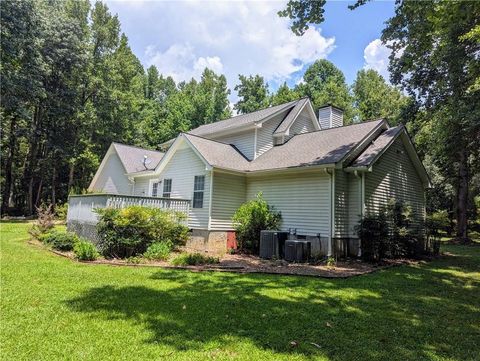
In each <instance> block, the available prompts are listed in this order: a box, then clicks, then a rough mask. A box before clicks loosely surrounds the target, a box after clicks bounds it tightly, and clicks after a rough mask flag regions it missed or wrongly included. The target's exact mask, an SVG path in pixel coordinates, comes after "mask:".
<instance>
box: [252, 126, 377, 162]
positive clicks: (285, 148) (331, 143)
mask: <svg viewBox="0 0 480 361" xmlns="http://www.w3.org/2000/svg"><path fill="white" fill-rule="evenodd" d="M382 122H383V121H382V120H377V121H373V122H365V123H358V124H353V125H347V126H343V127H337V128H331V129H325V130H319V131H316V132H311V133H304V134H298V135H296V136H294V137H293V138H291V139H290V140H289V141H288V142H286V143H285V144H283V145H281V146H276V147H273V148H272V149H270V150H269V151H268V152H265V153H263V154H262V155H261V156H260V157H258V158H257V159H255V160H254V161H252V162H251V163H250V167H249V170H250V171H260V170H266V169H276V168H292V167H302V166H304V167H306V166H312V165H321V164H333V163H337V162H339V161H341V160H342V159H343V158H344V157H345V156H346V155H347V154H348V153H349V152H350V151H351V150H352V149H353V148H354V147H355V146H356V145H358V144H359V143H360V142H361V141H362V140H363V139H364V138H365V137H366V136H367V135H368V134H370V132H371V131H372V130H373V129H375V128H376V127H377V126H378V125H379V124H380V123H382Z"/></svg>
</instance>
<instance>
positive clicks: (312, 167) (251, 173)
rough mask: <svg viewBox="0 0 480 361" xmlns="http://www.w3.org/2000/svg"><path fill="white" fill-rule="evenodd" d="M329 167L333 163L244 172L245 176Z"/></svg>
mask: <svg viewBox="0 0 480 361" xmlns="http://www.w3.org/2000/svg"><path fill="white" fill-rule="evenodd" d="M327 168H328V169H330V168H335V164H334V163H332V164H318V165H311V166H301V167H289V168H274V169H265V170H256V171H247V172H245V174H246V176H247V177H255V176H263V175H268V174H274V173H279V174H282V173H299V172H308V171H313V170H319V169H327Z"/></svg>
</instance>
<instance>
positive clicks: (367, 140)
mask: <svg viewBox="0 0 480 361" xmlns="http://www.w3.org/2000/svg"><path fill="white" fill-rule="evenodd" d="M382 128H384V129H388V128H389V126H388V123H387V122H386V121H385V120H384V119H382V120H381V121H380V122H379V123H378V124H377V126H376V127H375V128H373V129H372V130H371V131H370V133H368V134H367V135H366V136H365V138H363V139H362V140H361V141H360V143H359V144H358V145H357V146H355V147H354V148H353V149H352V150H350V151H349V152H348V153H347V154H346V155H345V156H344V157H343V158H342V159H341V160H340V161H339V163H341V164H343V163H345V162H346V163H348V161H349V158H350V157H351V156H352V153H355V152H356V151H357V150H358V149H362V151H364V150H365V149H366V147H367V146H368V144H370V142H371V141H372V138H373V137H374V136H375V134H376V132H377V131H378V130H380V129H382ZM360 154H361V153H360ZM349 168H350V167H349ZM349 168H345V170H346V171H348V169H349Z"/></svg>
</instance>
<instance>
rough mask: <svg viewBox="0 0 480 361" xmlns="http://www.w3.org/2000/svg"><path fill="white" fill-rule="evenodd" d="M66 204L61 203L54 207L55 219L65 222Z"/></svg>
mask: <svg viewBox="0 0 480 361" xmlns="http://www.w3.org/2000/svg"><path fill="white" fill-rule="evenodd" d="M67 213H68V203H63V204H60V205H57V206H56V207H55V218H56V219H58V220H61V221H66V220H67Z"/></svg>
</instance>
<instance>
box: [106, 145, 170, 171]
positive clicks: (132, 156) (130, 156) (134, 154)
mask: <svg viewBox="0 0 480 361" xmlns="http://www.w3.org/2000/svg"><path fill="white" fill-rule="evenodd" d="M112 146H113V148H114V149H115V151H116V152H117V155H118V157H119V158H120V161H121V162H122V164H123V166H124V167H125V171H126V172H127V173H134V172H142V171H145V170H153V169H155V168H156V167H157V165H158V163H160V160H161V159H162V158H163V156H164V154H165V153H162V152H158V151H155V150H149V149H144V148H140V147H135V146H131V145H125V144H120V143H112ZM145 156H146V157H147V161H149V163H148V164H144V158H145Z"/></svg>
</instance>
